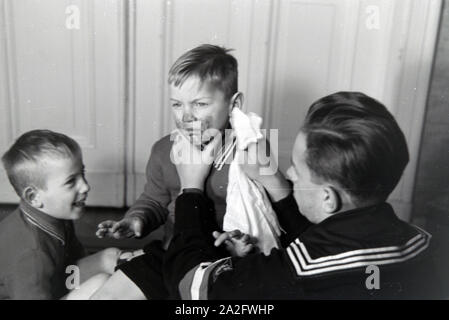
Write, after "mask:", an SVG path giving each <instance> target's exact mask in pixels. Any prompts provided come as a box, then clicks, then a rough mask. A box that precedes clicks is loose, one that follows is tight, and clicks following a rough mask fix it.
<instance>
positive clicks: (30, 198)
mask: <svg viewBox="0 0 449 320" xmlns="http://www.w3.org/2000/svg"><path fill="white" fill-rule="evenodd" d="M22 198H23V199H24V200H25V201H26V202H28V203H29V204H30V205H31V206H33V207H35V208H42V202H41V200H40V196H39V191H38V190H37V189H36V187H34V186H28V187H26V188H25V189H24V190H23V192H22Z"/></svg>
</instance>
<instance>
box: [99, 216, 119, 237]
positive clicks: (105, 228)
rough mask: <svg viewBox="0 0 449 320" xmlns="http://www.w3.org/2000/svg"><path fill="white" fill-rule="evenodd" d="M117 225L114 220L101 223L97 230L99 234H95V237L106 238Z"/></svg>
mask: <svg viewBox="0 0 449 320" xmlns="http://www.w3.org/2000/svg"><path fill="white" fill-rule="evenodd" d="M115 223H116V221H113V220H107V221H103V222H101V223H100V224H99V225H98V226H97V228H98V230H97V232H96V233H95V235H96V236H97V237H98V238H104V237H105V236H106V235H108V233H109V232H110V229H111V227H112V226H113V225H114V224H115Z"/></svg>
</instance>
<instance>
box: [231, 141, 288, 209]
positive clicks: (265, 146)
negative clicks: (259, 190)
mask: <svg viewBox="0 0 449 320" xmlns="http://www.w3.org/2000/svg"><path fill="white" fill-rule="evenodd" d="M267 150H268V155H267ZM242 156H243V157H244V158H243V161H241V162H240V167H241V168H242V170H243V172H245V174H246V175H247V176H248V177H249V178H250V179H252V180H256V181H258V182H259V183H261V184H262V186H263V187H264V188H265V189H266V190H267V192H268V194H269V195H270V196H271V199H272V200H273V201H275V202H276V201H279V200H281V199H283V198H285V197H286V196H288V195H289V193H290V191H291V187H290V184H289V183H288V182H287V180H286V179H285V177H284V175H283V174H282V172H281V171H280V170H279V168H278V165H277V161H276V159H275V156H274V154H273V152H272V150H271V149H270V145H269V143H268V140H266V138H264V139H261V140H259V141H258V142H257V143H251V144H250V145H249V146H248V148H247V149H246V150H245V151H243V154H242ZM240 160H242V159H240Z"/></svg>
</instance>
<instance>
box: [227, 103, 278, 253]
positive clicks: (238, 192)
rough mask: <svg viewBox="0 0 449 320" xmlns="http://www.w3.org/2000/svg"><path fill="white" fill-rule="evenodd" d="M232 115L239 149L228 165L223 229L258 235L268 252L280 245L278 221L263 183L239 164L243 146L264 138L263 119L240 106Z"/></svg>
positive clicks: (260, 247) (265, 251)
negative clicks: (252, 177) (241, 108)
mask: <svg viewBox="0 0 449 320" xmlns="http://www.w3.org/2000/svg"><path fill="white" fill-rule="evenodd" d="M231 119H232V121H231V123H232V126H233V129H234V133H235V136H236V139H237V151H236V155H235V157H234V160H233V161H232V162H231V165H230V168H229V182H228V188H227V196H226V214H225V216H224V219H223V230H224V231H232V230H235V229H238V230H240V231H241V232H243V233H247V234H249V235H250V236H252V237H255V238H257V240H258V242H257V247H258V248H259V250H260V251H261V252H263V253H264V254H265V255H268V254H269V253H270V251H271V249H273V248H279V247H280V242H279V236H280V234H281V229H280V227H279V222H278V220H277V217H276V213H275V212H274V210H273V208H272V206H271V203H270V200H269V199H268V196H267V194H266V192H265V189H264V188H263V186H262V185H261V184H260V183H258V182H257V181H254V180H251V179H250V178H249V177H248V176H247V175H246V174H245V173H244V172H243V170H242V169H241V168H240V165H239V159H241V158H240V157H241V156H242V155H243V151H242V150H244V149H246V148H247V146H248V145H249V144H250V143H255V142H257V140H259V139H261V138H263V135H262V133H261V131H260V126H261V124H262V119H261V118H260V117H259V116H257V115H256V114H254V113H250V114H248V115H246V114H244V113H243V112H242V111H241V110H240V109H238V108H234V109H233V111H232V114H231Z"/></svg>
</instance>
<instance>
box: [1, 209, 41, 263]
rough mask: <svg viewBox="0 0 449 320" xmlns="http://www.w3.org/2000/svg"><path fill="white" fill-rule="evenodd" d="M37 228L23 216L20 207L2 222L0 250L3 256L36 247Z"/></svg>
mask: <svg viewBox="0 0 449 320" xmlns="http://www.w3.org/2000/svg"><path fill="white" fill-rule="evenodd" d="M36 242H37V240H36V235H35V230H34V229H33V227H32V226H30V225H29V224H28V223H27V222H26V221H25V220H24V218H23V215H22V213H21V212H20V210H19V209H16V210H14V211H13V212H11V213H10V214H9V215H8V216H6V217H5V218H4V219H3V220H2V221H1V222H0V248H1V250H0V252H1V255H2V256H3V255H4V254H5V252H6V253H7V254H9V255H10V254H14V253H18V252H20V251H21V250H24V249H25V248H36Z"/></svg>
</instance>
